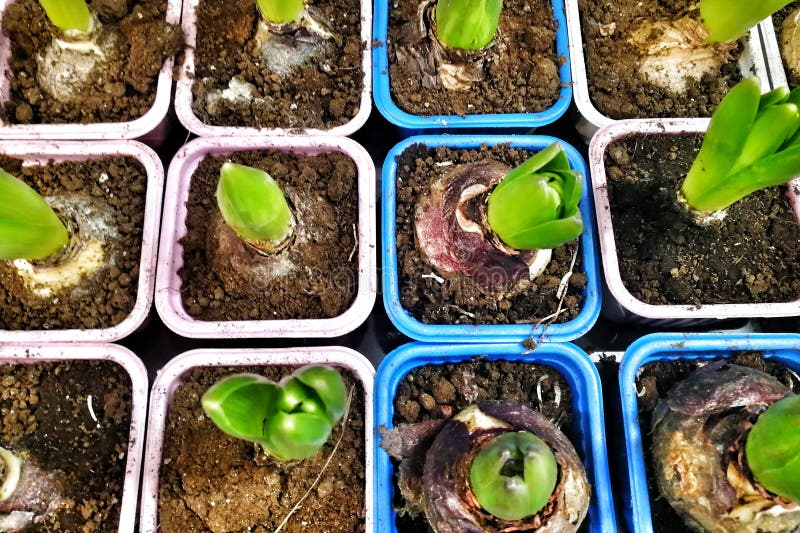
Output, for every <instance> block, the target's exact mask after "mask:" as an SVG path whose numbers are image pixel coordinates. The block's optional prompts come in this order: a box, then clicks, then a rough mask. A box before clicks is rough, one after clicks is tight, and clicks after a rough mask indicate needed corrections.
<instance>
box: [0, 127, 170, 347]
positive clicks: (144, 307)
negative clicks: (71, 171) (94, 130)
mask: <svg viewBox="0 0 800 533" xmlns="http://www.w3.org/2000/svg"><path fill="white" fill-rule="evenodd" d="M0 153H2V154H4V155H7V156H10V157H15V158H19V159H22V160H24V161H25V163H24V164H39V165H45V164H47V163H48V162H49V161H55V162H61V161H86V160H92V159H104V158H109V157H126V156H127V157H134V158H136V159H137V160H138V161H139V162H140V163H141V164H142V166H143V167H144V169H145V171H146V172H147V193H146V197H145V207H144V209H145V213H144V227H143V228H142V255H141V258H140V260H139V282H138V286H137V290H136V303H135V304H134V307H133V309H132V310H131V312H130V313H129V314H128V316H127V317H125V319H123V320H122V322H120V323H119V324H117V325H116V326H112V327H110V328H103V329H47V330H30V331H22V330H15V331H10V330H0V336H2V338H3V341H5V342H33V343H42V342H112V341H116V340H119V339H122V338H123V337H127V336H128V335H130V334H131V333H133V332H135V331H136V330H137V329H139V327H141V326H142V325H143V324H144V322H145V319H146V318H147V316H148V314H149V313H150V307H151V305H152V303H153V286H154V285H155V277H156V255H157V246H158V228H159V222H160V221H161V197H162V194H163V191H164V168H163V167H162V165H161V160H160V159H159V158H158V155H156V153H155V152H153V150H151V149H150V148H148V147H147V146H145V145H143V144H141V143H139V142H136V141H98V142H91V143H89V142H78V141H0Z"/></svg>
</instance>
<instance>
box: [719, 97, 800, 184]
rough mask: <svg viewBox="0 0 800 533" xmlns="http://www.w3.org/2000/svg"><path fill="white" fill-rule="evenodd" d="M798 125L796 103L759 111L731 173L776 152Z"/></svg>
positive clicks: (795, 130)
mask: <svg viewBox="0 0 800 533" xmlns="http://www.w3.org/2000/svg"><path fill="white" fill-rule="evenodd" d="M798 125H800V113H798V111H797V106H795V105H794V104H778V105H775V106H772V107H770V108H768V109H766V110H764V111H763V112H761V113H759V114H758V115H757V116H756V120H755V122H754V124H753V125H752V126H751V128H750V132H749V134H748V136H747V139H746V140H745V142H744V146H743V147H742V150H741V152H740V153H739V157H738V158H737V159H736V162H735V163H734V164H733V167H732V168H731V169H730V171H729V173H731V174H732V173H735V172H738V171H740V170H742V169H743V168H746V167H748V166H750V165H752V164H753V163H755V162H756V161H758V160H759V159H761V158H764V157H766V156H768V155H770V154H774V153H775V152H776V151H777V150H778V148H780V147H781V145H782V144H783V143H784V142H785V141H787V140H788V139H789V138H791V136H792V135H794V134H795V132H797V127H798Z"/></svg>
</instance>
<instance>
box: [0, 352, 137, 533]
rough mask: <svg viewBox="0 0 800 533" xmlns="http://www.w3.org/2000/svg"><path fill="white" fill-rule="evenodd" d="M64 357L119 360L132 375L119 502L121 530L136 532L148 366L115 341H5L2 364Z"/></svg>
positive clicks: (66, 358)
mask: <svg viewBox="0 0 800 533" xmlns="http://www.w3.org/2000/svg"><path fill="white" fill-rule="evenodd" d="M64 361H110V362H113V363H116V364H118V365H119V366H121V367H122V368H123V369H125V372H126V373H127V374H128V376H129V377H130V379H131V429H130V435H129V436H128V450H127V452H126V453H127V461H126V467H125V479H124V481H123V485H122V502H121V503H120V521H119V529H118V531H119V533H133V532H134V520H133V517H134V516H136V503H137V501H138V500H137V495H138V492H139V474H140V473H141V466H142V452H143V451H144V436H145V417H146V415H147V392H148V383H147V370H146V369H145V367H144V364H143V363H142V361H141V360H140V359H139V358H138V357H137V356H136V355H135V354H134V353H133V352H131V351H130V350H128V349H127V348H123V347H122V346H117V345H115V344H99V343H91V344H67V343H51V344H41V345H38V344H29V343H25V344H15V343H9V344H2V345H0V364H11V365H33V364H39V363H47V362H55V363H57V362H64Z"/></svg>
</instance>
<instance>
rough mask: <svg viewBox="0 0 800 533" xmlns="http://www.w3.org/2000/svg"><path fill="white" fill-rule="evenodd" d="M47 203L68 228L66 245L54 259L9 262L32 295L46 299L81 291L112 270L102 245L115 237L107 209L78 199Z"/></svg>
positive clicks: (61, 198)
mask: <svg viewBox="0 0 800 533" xmlns="http://www.w3.org/2000/svg"><path fill="white" fill-rule="evenodd" d="M47 202H48V203H49V204H50V206H51V207H53V209H54V210H55V211H56V212H57V213H59V215H60V216H61V217H62V220H64V221H65V222H68V226H69V227H70V243H69V245H68V246H67V248H66V250H64V251H62V252H61V253H60V254H59V255H58V256H57V257H52V258H48V259H45V260H42V261H28V260H25V259H17V260H15V261H13V263H12V264H13V265H14V268H15V269H16V272H17V275H18V276H19V277H20V278H21V279H22V282H23V283H24V285H25V287H26V288H27V289H28V290H29V291H30V292H31V293H32V294H34V295H36V296H38V297H41V298H50V297H52V296H54V295H56V294H58V293H61V292H65V291H69V290H76V291H81V290H84V289H82V288H81V287H80V285H81V283H82V282H83V281H84V280H85V279H88V278H90V277H91V276H92V275H94V274H95V273H96V272H99V271H100V270H102V269H105V268H109V267H112V266H114V260H113V259H112V258H109V257H108V254H107V253H106V243H107V242H108V241H110V240H111V239H116V238H118V237H119V234H118V232H117V229H116V227H115V225H114V213H113V210H112V209H111V207H110V206H108V205H107V204H105V203H101V202H96V201H94V200H92V199H90V198H86V197H82V196H68V195H64V196H51V197H48V198H47Z"/></svg>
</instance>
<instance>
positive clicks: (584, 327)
mask: <svg viewBox="0 0 800 533" xmlns="http://www.w3.org/2000/svg"><path fill="white" fill-rule="evenodd" d="M555 141H559V142H560V143H561V145H562V146H563V147H564V150H565V152H566V154H567V157H568V158H569V162H570V165H571V166H572V168H573V169H575V170H576V171H578V172H580V173H581V175H583V177H584V184H583V190H582V191H581V200H580V205H579V207H580V211H581V217H583V225H584V231H583V234H581V237H580V239H581V240H580V254H581V258H582V260H583V271H584V273H585V274H586V288H585V290H584V300H583V308H582V309H581V311H580V313H579V314H578V316H576V317H575V318H574V319H572V320H570V321H569V322H564V323H561V324H551V325H549V326H548V327H547V328H546V330H545V329H544V328H543V327H542V326H539V327H536V328H534V326H533V325H530V324H485V325H450V324H424V323H422V322H420V321H419V320H417V319H416V318H414V317H412V316H411V315H410V314H409V312H408V311H407V310H406V309H405V308H404V307H403V306H402V304H401V303H400V283H399V277H398V273H397V236H396V233H395V230H396V228H395V220H396V211H397V208H396V200H397V196H396V182H397V179H396V173H397V157H398V156H399V155H400V154H402V153H403V152H404V151H405V150H406V149H407V148H408V147H409V146H411V145H413V144H418V143H422V144H424V145H425V146H428V147H432V148H436V147H439V146H446V147H448V148H454V149H459V148H464V149H477V148H479V147H480V146H481V145H482V144H488V145H489V146H494V145H497V144H503V143H507V144H509V145H510V146H511V147H512V148H524V149H527V150H542V149H544V148H546V147H547V146H549V145H550V144H551V143H553V142H555ZM382 176H383V213H382V222H381V231H382V242H383V303H384V306H385V307H386V312H387V314H388V315H389V318H390V319H391V321H392V323H394V325H395V326H396V327H397V329H399V330H400V331H402V332H403V333H405V334H406V335H408V336H409V337H411V338H412V339H416V340H421V341H428V342H520V341H522V340H524V339H526V338H528V337H531V336H532V337H533V338H534V339H536V340H537V341H539V340H546V341H550V342H565V341H571V340H574V339H577V338H578V337H580V336H582V335H583V334H584V333H586V332H587V331H589V329H591V327H592V326H593V325H594V323H595V321H597V317H598V315H599V313H600V294H601V290H600V274H599V267H598V259H597V244H596V239H597V237H596V235H595V224H594V210H593V209H592V208H591V204H590V202H591V200H590V195H589V189H590V185H589V177H588V173H587V171H586V164H585V163H584V161H583V158H582V157H581V155H580V154H579V153H578V151H577V150H576V149H575V148H573V147H572V146H570V145H569V144H567V143H565V142H563V141H561V140H559V139H556V138H554V137H547V136H543V135H514V136H512V135H483V136H477V135H469V136H467V135H426V136H419V137H410V138H408V139H405V140H404V141H402V142H400V143H399V144H397V145H396V146H395V147H394V148H392V149H391V150H390V151H389V154H388V155H387V156H386V160H385V162H384V164H383V174H382ZM543 332H544V335H542V334H543Z"/></svg>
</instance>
